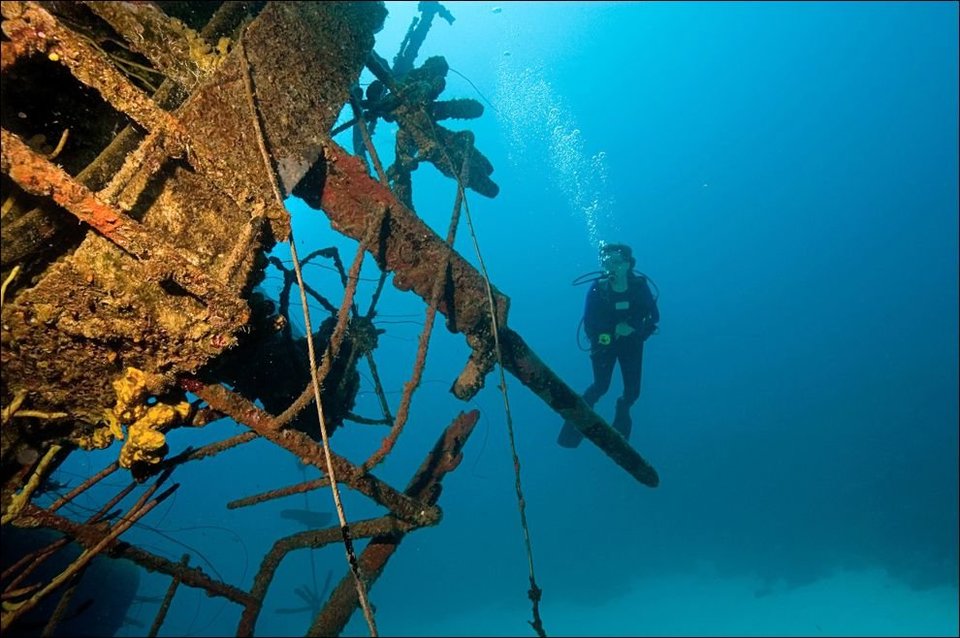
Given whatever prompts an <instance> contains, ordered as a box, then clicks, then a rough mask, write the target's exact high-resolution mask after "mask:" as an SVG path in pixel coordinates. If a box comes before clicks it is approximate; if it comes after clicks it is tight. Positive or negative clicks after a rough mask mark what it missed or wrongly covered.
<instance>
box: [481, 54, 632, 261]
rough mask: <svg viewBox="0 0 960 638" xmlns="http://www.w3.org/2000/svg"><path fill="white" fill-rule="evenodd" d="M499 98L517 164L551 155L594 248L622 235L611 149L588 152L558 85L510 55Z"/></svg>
mask: <svg viewBox="0 0 960 638" xmlns="http://www.w3.org/2000/svg"><path fill="white" fill-rule="evenodd" d="M494 101H495V102H496V105H497V110H498V116H499V119H500V121H501V123H502V124H503V126H504V128H505V130H506V135H507V141H508V142H509V151H508V157H509V159H510V161H511V163H513V164H514V165H515V166H526V167H527V168H528V169H529V167H530V165H531V164H534V163H536V162H538V161H542V160H541V158H543V159H546V161H547V163H548V165H549V168H550V169H551V170H550V177H549V179H550V183H551V186H553V187H554V188H557V189H559V190H560V192H562V193H563V195H564V197H565V198H566V200H567V202H568V203H569V211H570V213H571V214H572V215H575V216H576V217H578V218H580V219H582V220H583V223H584V225H585V227H586V231H587V237H588V239H589V241H590V243H591V245H592V246H593V247H594V248H598V247H599V245H600V243H601V241H602V240H603V239H604V238H606V239H609V238H610V237H616V236H618V235H619V227H618V224H617V221H616V218H615V216H614V214H613V206H614V200H613V197H612V196H611V194H610V189H609V187H608V185H607V158H606V153H604V152H603V151H599V152H597V153H595V154H593V155H591V154H590V153H589V152H588V151H587V149H586V144H585V143H584V140H583V134H582V133H581V131H580V129H579V128H578V127H577V126H576V122H575V120H574V117H573V115H572V114H571V112H570V109H569V108H567V107H566V106H565V105H564V103H563V99H562V97H561V96H560V95H558V94H557V93H556V92H555V91H554V89H553V87H552V85H551V84H550V83H549V82H547V81H546V80H545V79H543V77H541V75H540V74H539V73H538V72H536V71H535V70H533V69H530V68H524V69H520V68H518V67H517V66H516V65H514V64H512V63H511V61H510V60H509V58H504V59H503V60H501V61H500V64H499V66H498V68H497V90H496V94H495V97H494ZM525 172H529V171H525Z"/></svg>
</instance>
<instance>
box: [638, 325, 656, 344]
mask: <svg viewBox="0 0 960 638" xmlns="http://www.w3.org/2000/svg"><path fill="white" fill-rule="evenodd" d="M656 331H657V324H655V323H651V324H647V325H645V326H644V327H643V331H642V332H641V333H640V336H641V338H642V339H643V340H644V341H646V340H647V339H649V338H650V335H652V334H653V333H655V332H656Z"/></svg>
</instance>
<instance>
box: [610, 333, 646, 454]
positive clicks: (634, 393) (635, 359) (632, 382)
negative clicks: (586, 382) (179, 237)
mask: <svg viewBox="0 0 960 638" xmlns="http://www.w3.org/2000/svg"><path fill="white" fill-rule="evenodd" d="M619 355H620V356H619V361H620V374H622V375H623V396H622V397H620V398H619V399H617V412H616V415H615V416H614V417H613V423H612V424H611V425H613V427H614V429H616V430H617V432H619V433H620V434H621V435H623V438H625V439H627V440H629V439H630V431H631V430H632V429H633V422H632V421H631V419H630V408H631V406H633V404H634V403H636V402H637V399H638V398H639V397H640V379H641V376H642V373H643V342H641V343H640V345H639V346H638V347H630V348H629V349H627V348H625V349H623V350H621V351H620V353H619Z"/></svg>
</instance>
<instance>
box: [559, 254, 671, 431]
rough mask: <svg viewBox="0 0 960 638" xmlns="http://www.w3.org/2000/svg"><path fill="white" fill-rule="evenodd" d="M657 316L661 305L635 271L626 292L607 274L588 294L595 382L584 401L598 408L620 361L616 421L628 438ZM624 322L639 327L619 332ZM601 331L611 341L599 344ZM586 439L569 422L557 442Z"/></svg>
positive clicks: (586, 312)
mask: <svg viewBox="0 0 960 638" xmlns="http://www.w3.org/2000/svg"><path fill="white" fill-rule="evenodd" d="M658 321H660V310H659V309H658V308H657V302H656V300H655V299H654V298H653V294H652V293H651V292H650V286H649V284H648V283H647V279H646V277H643V276H640V275H636V274H634V273H630V274H629V275H628V277H627V289H626V290H625V291H624V292H614V291H613V290H612V289H611V286H610V283H609V280H608V279H600V280H598V281H596V282H595V283H594V284H593V286H591V287H590V291H589V292H588V293H587V302H586V307H585V309H584V313H583V327H584V331H585V332H586V333H587V337H588V338H589V339H590V344H591V349H590V361H591V363H592V364H593V384H591V386H590V387H589V388H587V390H586V392H584V393H583V400H584V401H586V402H587V404H588V405H589V406H590V407H593V406H594V405H595V404H596V402H597V401H598V400H599V399H600V397H602V396H603V395H604V394H606V392H607V390H608V389H609V388H610V379H611V378H612V377H613V367H614V365H615V364H616V363H617V361H619V362H620V374H621V375H623V396H622V397H620V398H619V399H618V400H617V415H616V418H615V419H614V423H613V426H614V427H616V428H617V430H619V431H620V434H622V435H623V436H624V438H629V437H630V428H631V424H630V415H629V411H630V406H632V405H633V404H634V403H635V402H636V400H637V398H638V397H639V396H640V378H641V373H642V369H643V342H644V341H646V339H647V337H649V336H650V335H651V334H653V331H654V330H656V329H657V322H658ZM621 322H625V323H627V325H629V326H630V327H631V328H633V330H634V332H632V333H631V334H629V335H627V336H623V337H617V336H616V326H617V324H618V323H621ZM600 335H609V337H610V339H611V341H610V343H609V344H608V345H604V344H602V343H600ZM582 438H583V435H582V434H580V431H579V430H577V429H576V427H575V426H574V425H573V424H572V423H569V422H567V423H564V425H563V429H562V430H561V431H560V436H559V437H558V439H557V442H558V443H559V444H560V445H562V446H564V447H576V446H577V445H579V444H580V441H581V439H582Z"/></svg>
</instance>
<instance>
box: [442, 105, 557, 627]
mask: <svg viewBox="0 0 960 638" xmlns="http://www.w3.org/2000/svg"><path fill="white" fill-rule="evenodd" d="M427 121H428V122H430V128H431V131H432V132H433V139H434V141H435V142H436V144H437V147H438V148H439V149H440V152H442V153H443V156H444V158H445V159H446V161H447V165H448V166H449V167H450V172H451V173H452V172H453V161H452V160H451V159H450V156H449V154H448V153H447V151H446V148H444V146H443V145H442V144H441V143H440V136H439V135H437V130H436V127H435V126H434V122H433V120H432V119H431V118H429V117H427ZM472 148H473V145H472V144H471V145H470V149H472ZM467 153H468V155H467V156H468V157H469V150H468V152H467ZM457 189H458V190H459V192H460V197H461V198H462V199H463V210H464V213H465V215H466V218H467V226H468V227H469V229H470V238H471V239H472V240H473V248H474V251H475V252H476V253H477V262H478V263H479V265H480V272H481V274H482V275H483V281H484V285H485V287H486V292H487V303H488V305H489V308H490V324H491V327H492V328H493V345H494V350H495V352H496V355H497V364H498V367H499V372H500V393H501V394H502V395H503V407H504V411H505V412H506V417H507V436H508V437H509V439H510V454H511V456H512V458H513V472H514V478H515V481H514V487H515V488H516V492H517V509H518V510H519V511H520V525H521V527H522V528H523V544H524V548H525V550H526V554H527V566H528V569H529V577H530V589H529V591H528V592H527V597H528V598H529V599H530V601H531V603H533V610H532V611H533V620H532V621H530V620H528V621H527V622H528V623H529V624H530V626H531V627H533V630H534V631H535V632H537V635H538V636H541V637H542V638H545V637H546V635H547V634H546V631H545V630H544V628H543V620H542V619H541V618H540V600H541V598H542V597H543V590H542V589H540V587H539V586H538V585H537V577H536V574H535V571H534V568H533V546H532V544H531V542H530V526H529V524H528V523H527V502H526V499H525V498H524V496H523V486H522V484H521V481H520V458H519V456H518V454H517V445H516V440H515V437H514V434H513V416H512V413H511V411H510V398H509V397H508V396H507V378H506V375H505V374H504V371H503V353H502V351H501V349H500V325H499V323H498V322H497V308H496V303H495V302H494V300H493V286H492V285H491V283H490V275H489V273H488V272H487V266H486V264H485V263H484V261H483V255H482V254H481V253H480V243H479V241H478V240H477V233H476V231H475V230H474V227H473V216H472V215H471V214H470V203H469V201H468V200H467V192H466V188H465V187H464V184H463V178H462V176H460V175H457Z"/></svg>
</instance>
